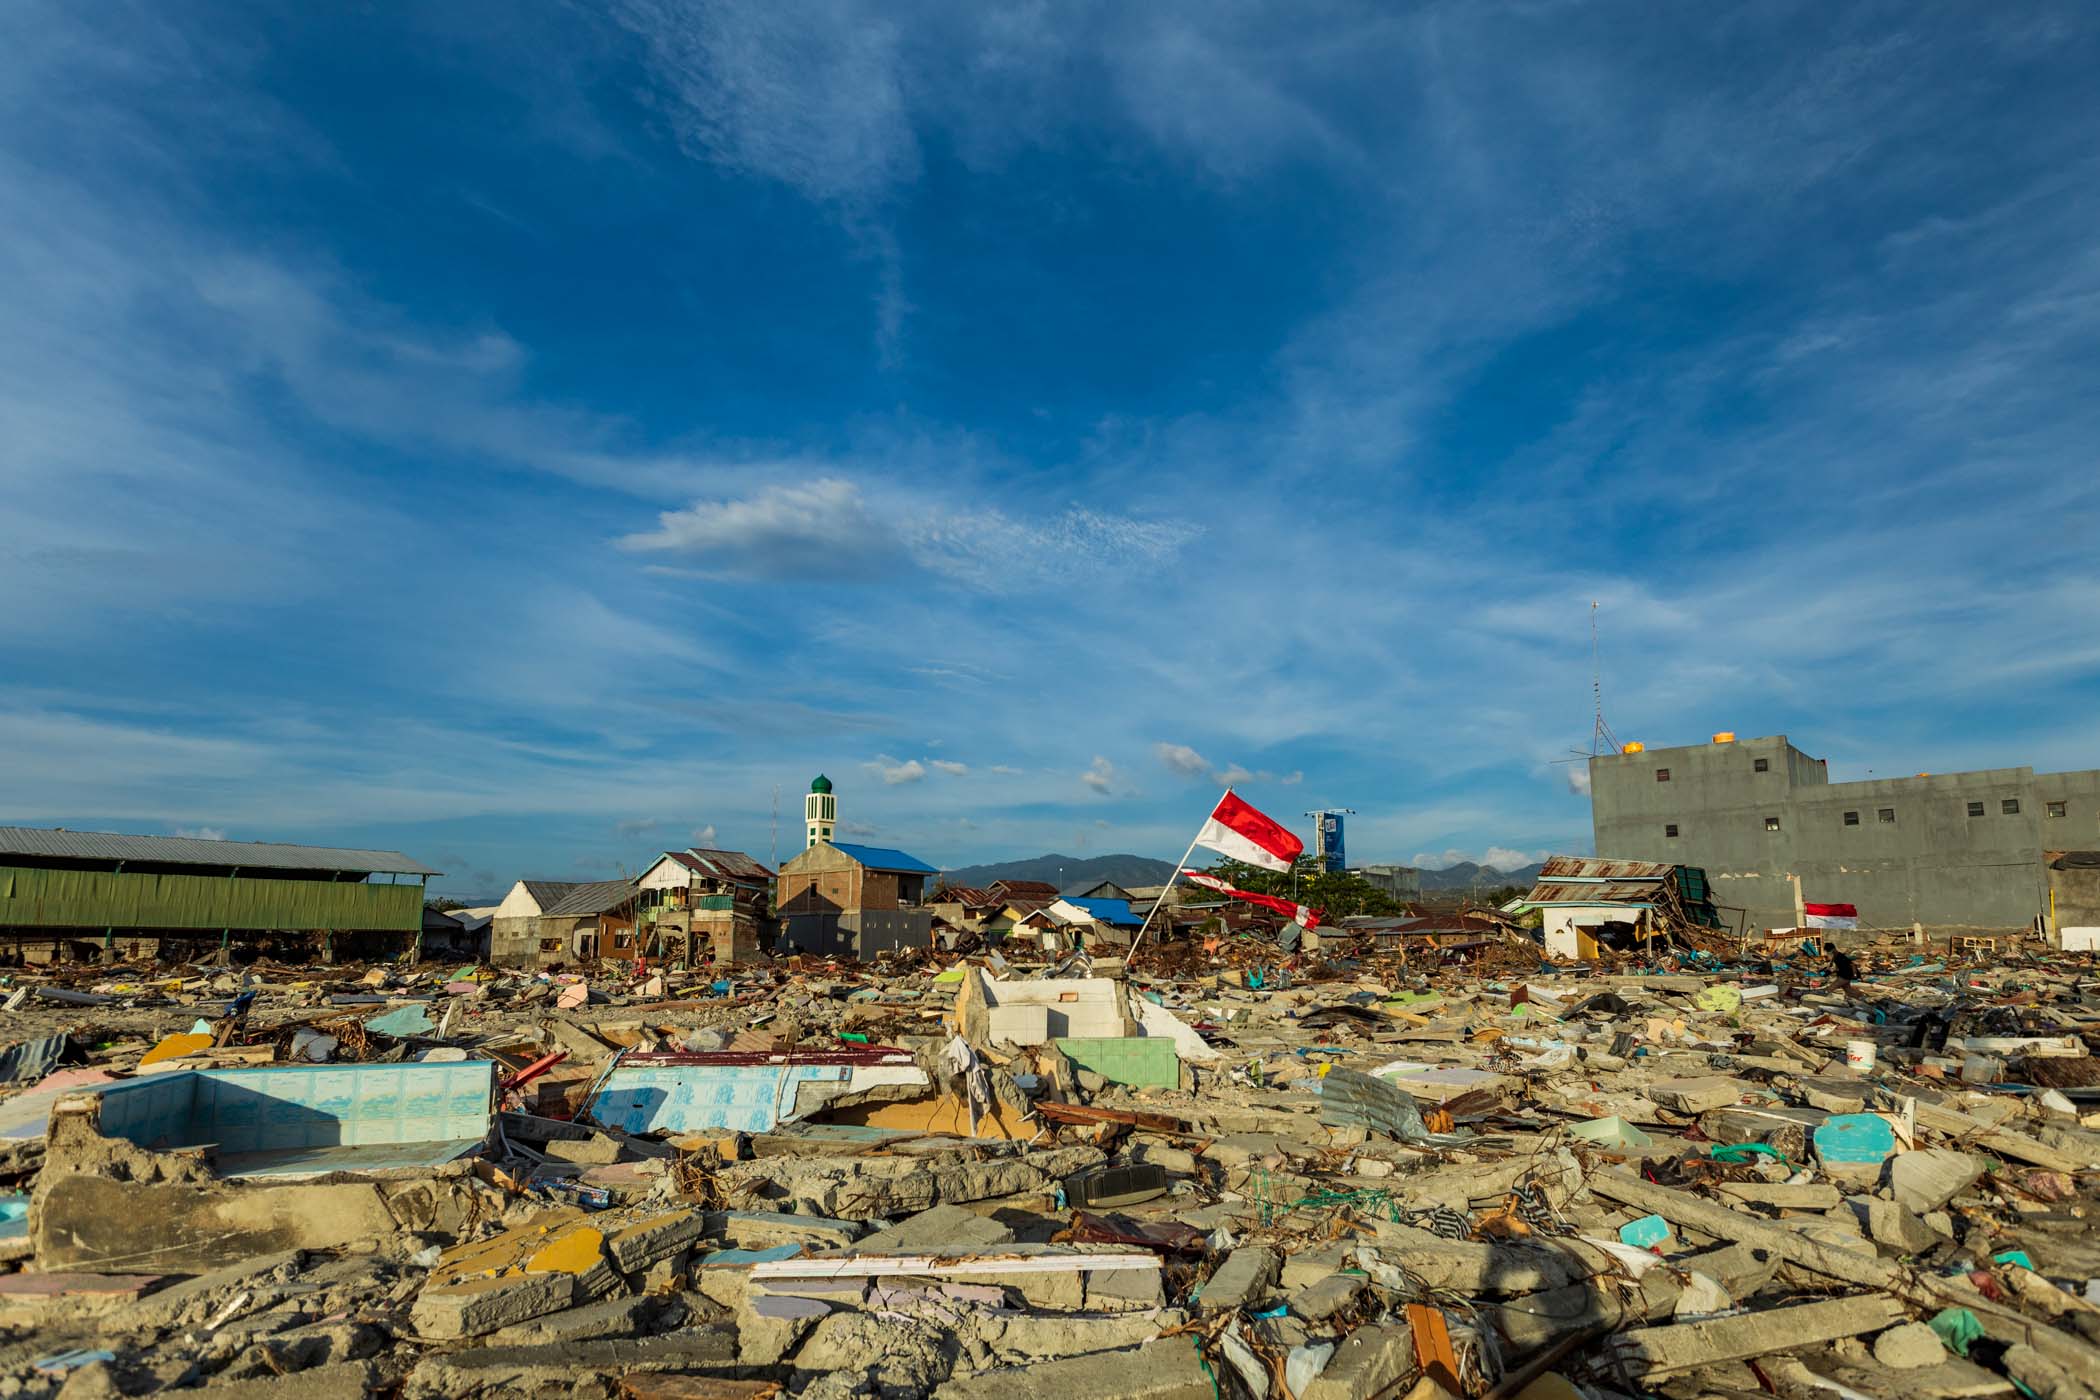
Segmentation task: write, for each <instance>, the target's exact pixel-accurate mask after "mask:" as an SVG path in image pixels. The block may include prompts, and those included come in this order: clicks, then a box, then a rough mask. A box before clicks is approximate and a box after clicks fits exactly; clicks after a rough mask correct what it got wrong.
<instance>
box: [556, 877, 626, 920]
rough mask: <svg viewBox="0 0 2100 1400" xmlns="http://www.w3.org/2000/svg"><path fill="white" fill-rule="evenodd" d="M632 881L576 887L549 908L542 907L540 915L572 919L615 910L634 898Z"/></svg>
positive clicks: (603, 881) (609, 881)
mask: <svg viewBox="0 0 2100 1400" xmlns="http://www.w3.org/2000/svg"><path fill="white" fill-rule="evenodd" d="M634 896H635V887H634V881H632V880H595V881H593V882H592V883H590V884H588V885H578V886H576V887H575V888H574V889H572V890H570V891H569V892H568V893H567V894H566V895H563V896H562V897H561V899H559V900H558V901H556V902H555V903H554V904H553V905H552V906H551V907H543V908H542V909H541V910H540V912H541V913H542V914H554V915H559V916H569V917H573V916H575V915H578V914H603V913H604V912H605V911H606V910H608V909H617V908H618V907H619V906H621V905H622V904H625V903H626V902H627V901H628V900H630V899H632V898H634Z"/></svg>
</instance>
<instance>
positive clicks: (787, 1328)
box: [736, 1295, 831, 1366]
mask: <svg viewBox="0 0 2100 1400" xmlns="http://www.w3.org/2000/svg"><path fill="white" fill-rule="evenodd" d="M830 1314H831V1305H830V1304H829V1303H823V1302H819V1301H817V1300H816V1299H814V1298H783V1297H773V1296H766V1295H761V1296H756V1297H749V1298H746V1299H745V1301H744V1305H743V1306H742V1307H740V1308H738V1309H737V1314H736V1336H737V1360H738V1362H739V1363H740V1364H742V1365H745V1366H776V1365H778V1364H780V1361H781V1359H782V1358H783V1357H785V1356H786V1355H787V1354H788V1353H789V1352H790V1351H792V1350H794V1349H795V1347H796V1346H797V1345H798V1344H799V1343H800V1342H801V1341H802V1339H803V1338H804V1337H805V1336H807V1335H808V1334H809V1330H810V1329H811V1328H812V1327H814V1326H816V1325H817V1321H818V1319H819V1318H823V1317H828V1316H830Z"/></svg>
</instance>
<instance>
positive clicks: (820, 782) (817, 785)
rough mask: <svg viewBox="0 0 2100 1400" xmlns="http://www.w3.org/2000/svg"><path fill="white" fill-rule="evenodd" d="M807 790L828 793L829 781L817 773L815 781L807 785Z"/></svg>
mask: <svg viewBox="0 0 2100 1400" xmlns="http://www.w3.org/2000/svg"><path fill="white" fill-rule="evenodd" d="M809 790H810V791H811V792H830V791H831V779H829V778H827V777H825V776H824V775H823V774H822V773H819V774H817V780H816V781H815V782H813V783H811V784H810V785H809Z"/></svg>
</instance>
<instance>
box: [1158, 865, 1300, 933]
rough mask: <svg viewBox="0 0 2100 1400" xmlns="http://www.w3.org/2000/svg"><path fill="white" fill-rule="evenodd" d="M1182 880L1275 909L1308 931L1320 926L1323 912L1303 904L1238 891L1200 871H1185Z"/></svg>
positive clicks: (1273, 896)
mask: <svg viewBox="0 0 2100 1400" xmlns="http://www.w3.org/2000/svg"><path fill="white" fill-rule="evenodd" d="M1181 878H1182V879H1184V880H1187V881H1188V882H1189V883H1190V884H1192V885H1201V886H1203V888H1205V889H1207V890H1216V891H1217V892H1218V893H1219V894H1222V895H1229V896H1230V897H1232V898H1233V899H1240V900H1245V901H1246V902H1247V903H1249V904H1259V905H1260V906H1261V907H1262V908H1264V909H1274V910H1275V911H1276V912H1277V913H1279V914H1281V915H1283V916H1284V917H1285V918H1288V919H1296V920H1297V921H1298V922H1299V923H1301V924H1303V925H1305V926H1306V928H1308V929H1315V928H1318V927H1319V926H1320V915H1321V912H1322V911H1320V910H1318V909H1308V908H1306V907H1305V906H1304V905H1302V904H1293V903H1292V902H1291V901H1289V900H1288V899H1284V898H1282V897H1280V896H1278V895H1273V894H1256V893H1255V892H1254V891H1253V890H1236V889H1234V888H1233V887H1232V886H1231V885H1229V884H1227V883H1226V882H1225V881H1223V880H1220V879H1219V878H1218V877H1217V876H1215V875H1206V874H1204V873H1203V872H1202V871H1200V870H1184V871H1182V872H1181Z"/></svg>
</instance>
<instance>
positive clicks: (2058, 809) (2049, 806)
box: [2042, 802, 2064, 817]
mask: <svg viewBox="0 0 2100 1400" xmlns="http://www.w3.org/2000/svg"><path fill="white" fill-rule="evenodd" d="M2042 813H2043V815H2045V816H2051V817H2060V816H2062V815H2063V814H2064V804H2063V803H2061V802H2050V803H2045V804H2044V805H2043V807H2042Z"/></svg>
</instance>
